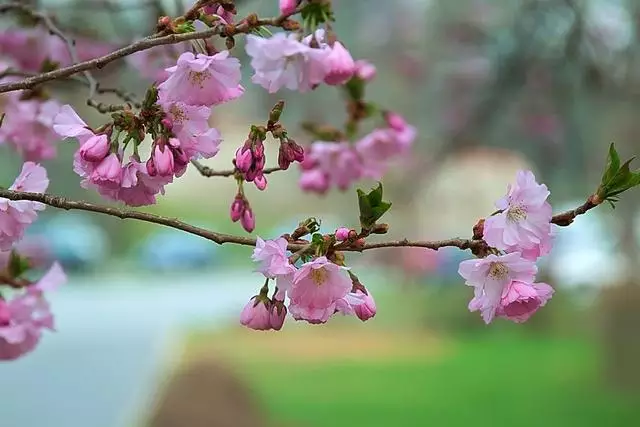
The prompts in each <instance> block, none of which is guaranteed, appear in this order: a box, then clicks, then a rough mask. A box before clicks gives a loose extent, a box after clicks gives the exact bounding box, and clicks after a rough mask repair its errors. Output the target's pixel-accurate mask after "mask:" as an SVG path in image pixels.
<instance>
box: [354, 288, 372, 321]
mask: <svg viewBox="0 0 640 427" xmlns="http://www.w3.org/2000/svg"><path fill="white" fill-rule="evenodd" d="M356 295H364V297H363V300H362V304H359V305H356V306H355V307H354V311H355V312H356V316H358V319H360V320H362V321H363V322H366V321H367V320H369V319H371V318H372V317H374V316H375V315H376V302H375V300H374V299H373V295H371V292H367V293H366V294H365V293H364V292H362V291H361V290H360V289H358V290H357V291H356Z"/></svg>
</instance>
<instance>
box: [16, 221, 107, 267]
mask: <svg viewBox="0 0 640 427" xmlns="http://www.w3.org/2000/svg"><path fill="white" fill-rule="evenodd" d="M27 233H28V234H27V237H26V238H25V239H26V240H27V241H29V240H34V241H35V240H37V241H38V242H41V244H42V245H44V246H45V247H44V248H43V249H44V250H45V251H46V253H47V255H48V256H50V257H51V258H52V259H54V260H57V261H58V262H59V263H60V264H61V265H62V266H63V267H64V269H65V270H67V271H80V270H86V269H90V268H92V267H95V266H97V265H98V264H100V263H101V262H102V261H104V259H105V258H106V257H108V254H109V246H110V245H109V240H108V237H107V233H106V231H105V230H104V229H103V228H102V227H101V226H99V225H98V224H97V223H96V222H95V220H94V218H93V217H92V216H91V214H84V213H79V212H64V213H61V214H56V215H54V216H48V217H42V219H41V220H39V221H37V222H35V223H34V224H33V226H31V227H30V228H29V229H28V231H27Z"/></svg>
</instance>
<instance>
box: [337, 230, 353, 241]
mask: <svg viewBox="0 0 640 427" xmlns="http://www.w3.org/2000/svg"><path fill="white" fill-rule="evenodd" d="M349 231H350V230H349V229H348V228H346V227H340V228H338V229H337V230H336V240H340V241H341V242H343V241H345V240H347V239H348V238H349Z"/></svg>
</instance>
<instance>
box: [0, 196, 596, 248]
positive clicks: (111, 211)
mask: <svg viewBox="0 0 640 427" xmlns="http://www.w3.org/2000/svg"><path fill="white" fill-rule="evenodd" d="M0 198H5V199H9V200H14V201H17V200H30V201H33V202H40V203H43V204H45V205H48V206H51V207H54V208H58V209H64V210H81V211H87V212H94V213H100V214H104V215H109V216H114V217H117V218H120V219H135V220H138V221H144V222H150V223H153V224H159V225H164V226H166V227H171V228H175V229H177V230H181V231H184V232H187V233H190V234H194V235H196V236H200V237H202V238H205V239H207V240H211V241H212V242H214V243H217V244H219V245H222V244H224V243H233V244H237V245H243V246H255V245H256V239H255V238H253V237H241V236H234V235H231V234H225V233H218V232H215V231H211V230H207V229H205V228H201V227H196V226H194V225H191V224H188V223H186V222H183V221H180V220H179V219H177V218H169V217H164V216H160V215H154V214H151V213H147V212H139V211H134V210H128V209H118V208H114V207H110V206H103V205H98V204H94V203H89V202H84V201H76V200H69V199H67V198H65V197H60V196H54V195H51V194H41V193H25V192H21V191H13V190H5V189H0ZM597 202H598V200H595V197H594V196H591V197H589V199H588V200H587V202H585V203H584V204H583V205H582V206H579V207H578V208H576V209H573V210H570V211H567V212H563V213H561V214H558V215H555V216H554V217H553V218H552V220H551V222H552V223H553V224H557V225H559V226H567V225H569V224H571V222H572V221H573V219H575V217H577V216H578V215H582V214H584V213H586V212H587V211H589V210H591V209H593V208H594V207H596V206H597V205H598V204H600V203H597ZM308 245H309V242H306V241H304V240H303V241H299V242H298V241H296V242H292V243H289V245H288V249H289V250H290V251H292V252H297V251H301V250H306V249H308V247H309V246H308ZM392 247H418V248H426V249H433V250H438V249H440V248H444V247H456V248H459V249H461V250H468V249H470V250H471V251H472V252H473V253H477V252H479V251H485V250H487V249H488V246H487V244H486V242H485V241H484V240H482V239H462V238H453V239H447V240H434V241H427V240H424V241H410V240H408V239H403V240H395V241H388V242H379V243H366V244H364V245H362V246H346V247H340V250H341V251H348V252H362V251H366V250H370V249H378V248H392Z"/></svg>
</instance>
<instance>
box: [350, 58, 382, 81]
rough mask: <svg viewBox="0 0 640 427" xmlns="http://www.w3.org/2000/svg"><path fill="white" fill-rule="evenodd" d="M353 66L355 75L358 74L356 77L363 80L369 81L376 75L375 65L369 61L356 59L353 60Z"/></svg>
mask: <svg viewBox="0 0 640 427" xmlns="http://www.w3.org/2000/svg"><path fill="white" fill-rule="evenodd" d="M355 67H356V76H358V78H360V79H362V80H364V81H365V82H370V81H371V80H373V79H374V78H375V77H376V74H377V70H376V66H375V65H373V64H371V63H370V62H367V61H364V60H358V61H356V62H355Z"/></svg>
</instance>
